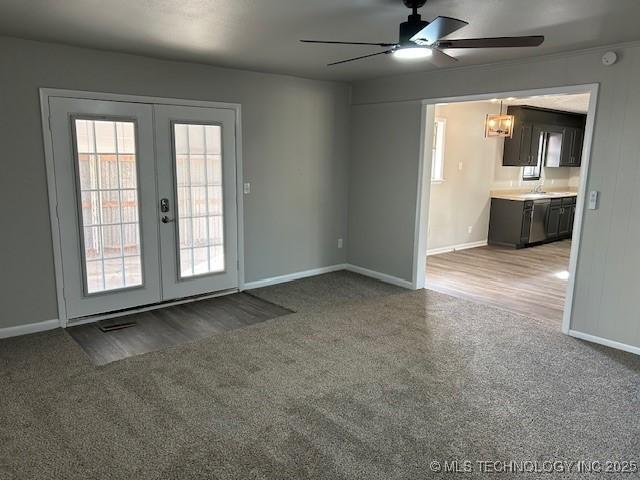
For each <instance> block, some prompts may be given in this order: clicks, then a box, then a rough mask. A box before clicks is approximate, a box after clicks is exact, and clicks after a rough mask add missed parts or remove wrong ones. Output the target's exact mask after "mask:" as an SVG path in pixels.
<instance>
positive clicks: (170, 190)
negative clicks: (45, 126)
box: [49, 97, 238, 319]
mask: <svg viewBox="0 0 640 480" xmlns="http://www.w3.org/2000/svg"><path fill="white" fill-rule="evenodd" d="M49 114H50V115H49V124H50V129H51V140H52V150H53V166H54V177H55V189H56V200H57V205H56V212H57V217H58V218H57V223H58V227H59V232H58V233H59V237H60V242H59V243H60V251H61V252H60V253H61V257H62V272H60V275H59V277H62V281H63V291H64V301H65V308H66V311H67V317H68V318H69V319H73V318H79V317H84V316H89V315H96V314H103V313H108V312H114V311H119V310H126V309H129V308H133V307H139V306H143V305H150V304H155V303H159V302H162V301H167V300H172V299H176V298H182V297H188V296H193V295H199V294H204V293H210V292H218V291H224V290H229V289H234V288H237V286H238V267H237V262H238V250H237V203H236V152H235V111H234V110H231V109H224V108H220V109H218V108H204V107H202V108H201V107H183V106H175V105H158V104H147V103H130V102H120V101H102V100H88V99H76V98H67V97H50V98H49Z"/></svg>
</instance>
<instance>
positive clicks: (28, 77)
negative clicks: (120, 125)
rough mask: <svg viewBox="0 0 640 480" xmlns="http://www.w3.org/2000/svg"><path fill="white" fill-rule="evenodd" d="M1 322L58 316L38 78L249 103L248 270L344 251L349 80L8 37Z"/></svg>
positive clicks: (306, 264) (326, 261) (269, 269)
mask: <svg viewBox="0 0 640 480" xmlns="http://www.w3.org/2000/svg"><path fill="white" fill-rule="evenodd" d="M0 65H1V68H0V122H1V123H0V145H2V153H1V155H2V162H1V167H0V168H1V172H2V173H1V175H0V202H1V203H0V204H2V205H3V209H2V210H3V213H2V216H3V222H2V223H3V228H2V234H1V235H0V252H1V253H0V255H1V258H2V267H1V268H0V304H1V305H2V313H1V314H0V328H2V327H8V326H14V325H20V324H26V323H33V322H39V321H44V320H49V319H53V318H56V317H57V306H56V293H55V277H54V265H53V253H52V245H51V231H50V225H49V213H48V212H49V211H48V203H47V187H46V173H45V161H44V153H43V145H42V129H41V121H40V104H39V97H38V88H40V87H54V88H65V89H77V90H88V91H99V92H115V93H125V94H138V95H150V96H162V97H174V98H185V99H198V100H210V101H220V102H235V103H240V104H242V115H243V132H242V133H243V140H244V145H243V147H244V176H245V181H249V182H251V186H252V188H251V194H250V195H248V196H245V224H244V228H245V259H246V269H245V275H246V281H253V280H259V279H263V278H268V277H273V276H277V275H282V274H286V273H292V272H297V271H303V270H308V269H312V268H318V267H323V266H328V265H334V264H339V263H344V261H345V260H346V248H345V249H342V250H339V249H338V248H337V238H339V237H342V238H345V239H346V233H347V209H346V204H347V168H348V155H349V151H348V133H349V132H348V129H349V96H350V88H349V86H348V85H345V84H339V83H331V82H321V81H312V80H304V79H300V78H294V77H286V76H279V75H269V74H261V73H253V72H246V71H238V70H229V69H219V68H213V67H210V66H205V65H198V64H189V63H179V62H170V61H163V60H156V59H151V58H144V57H138V56H132V55H124V54H117V53H109V52H101V51H96V50H89V49H80V48H73V47H66V46H61V45H55V44H48V43H39V42H31V41H24V40H18V39H13V38H7V37H4V38H3V37H0Z"/></svg>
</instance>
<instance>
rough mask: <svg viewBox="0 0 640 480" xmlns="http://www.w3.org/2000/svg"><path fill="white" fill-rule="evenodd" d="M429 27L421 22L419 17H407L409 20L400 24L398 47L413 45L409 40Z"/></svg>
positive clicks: (424, 21)
mask: <svg viewBox="0 0 640 480" xmlns="http://www.w3.org/2000/svg"><path fill="white" fill-rule="evenodd" d="M427 25H429V22H427V21H426V20H422V18H421V17H420V15H417V14H416V15H409V19H408V20H407V21H406V22H402V23H401V24H400V41H399V42H398V43H400V45H414V46H415V44H414V43H413V42H412V41H411V40H410V39H411V37H413V36H414V35H415V34H416V33H418V32H419V31H420V30H422V29H423V28H424V27H426V26H427Z"/></svg>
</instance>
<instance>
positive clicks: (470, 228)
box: [467, 225, 473, 233]
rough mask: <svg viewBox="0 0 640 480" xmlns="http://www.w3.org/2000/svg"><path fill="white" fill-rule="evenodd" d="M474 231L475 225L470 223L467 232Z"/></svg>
mask: <svg viewBox="0 0 640 480" xmlns="http://www.w3.org/2000/svg"><path fill="white" fill-rule="evenodd" d="M472 231H473V227H472V226H471V225H469V226H468V227H467V232H469V233H471V232H472Z"/></svg>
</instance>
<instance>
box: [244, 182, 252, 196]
mask: <svg viewBox="0 0 640 480" xmlns="http://www.w3.org/2000/svg"><path fill="white" fill-rule="evenodd" d="M250 193H251V184H250V183H245V184H244V194H245V195H249V194H250Z"/></svg>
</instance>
